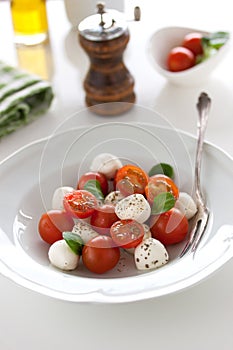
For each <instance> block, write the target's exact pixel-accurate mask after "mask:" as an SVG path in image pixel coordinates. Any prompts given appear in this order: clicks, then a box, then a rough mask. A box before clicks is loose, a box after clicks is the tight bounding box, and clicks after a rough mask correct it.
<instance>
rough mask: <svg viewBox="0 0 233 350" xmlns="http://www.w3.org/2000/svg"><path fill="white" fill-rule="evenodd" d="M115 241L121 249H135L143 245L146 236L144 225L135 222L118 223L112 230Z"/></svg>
mask: <svg viewBox="0 0 233 350" xmlns="http://www.w3.org/2000/svg"><path fill="white" fill-rule="evenodd" d="M110 234H111V237H112V239H113V241H114V242H115V243H116V244H117V245H118V246H119V247H121V248H125V249H128V248H134V247H136V246H137V245H138V244H139V243H141V241H142V239H143V236H144V228H143V226H142V224H140V223H139V222H137V221H135V220H131V219H127V220H119V221H116V222H115V223H114V224H113V225H112V226H111V229H110Z"/></svg>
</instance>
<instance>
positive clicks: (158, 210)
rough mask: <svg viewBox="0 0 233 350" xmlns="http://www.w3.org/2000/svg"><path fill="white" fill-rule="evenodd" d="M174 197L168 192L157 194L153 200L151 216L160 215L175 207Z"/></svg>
mask: <svg viewBox="0 0 233 350" xmlns="http://www.w3.org/2000/svg"><path fill="white" fill-rule="evenodd" d="M175 202H176V200H175V197H174V196H173V194H171V193H170V192H162V193H159V194H158V195H157V196H156V197H155V198H154V202H153V206H152V210H151V214H152V215H157V214H162V213H165V212H166V211H168V210H170V209H171V208H173V207H174V205H175Z"/></svg>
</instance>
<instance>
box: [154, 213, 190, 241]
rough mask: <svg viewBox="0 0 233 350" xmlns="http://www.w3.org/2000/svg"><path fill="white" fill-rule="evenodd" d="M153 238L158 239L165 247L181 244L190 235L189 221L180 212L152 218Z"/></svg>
mask: <svg viewBox="0 0 233 350" xmlns="http://www.w3.org/2000/svg"><path fill="white" fill-rule="evenodd" d="M150 228H151V229H150V230H151V233H152V237H153V238H155V239H158V240H159V241H160V242H161V243H163V244H164V245H170V244H175V243H179V242H181V241H182V240H183V239H184V238H185V237H186V235H187V233H188V228H189V225H188V220H187V219H186V217H185V216H184V214H182V213H181V211H180V210H178V209H176V208H172V209H171V210H169V211H167V212H165V213H163V214H160V215H159V216H152V217H151V220H150Z"/></svg>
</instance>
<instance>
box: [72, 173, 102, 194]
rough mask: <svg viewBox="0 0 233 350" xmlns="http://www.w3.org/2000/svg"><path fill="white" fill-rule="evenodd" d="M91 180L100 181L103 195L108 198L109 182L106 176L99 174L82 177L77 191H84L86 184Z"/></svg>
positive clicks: (86, 174) (87, 174) (88, 174)
mask: <svg viewBox="0 0 233 350" xmlns="http://www.w3.org/2000/svg"><path fill="white" fill-rule="evenodd" d="M89 180H96V181H99V184H100V187H101V190H102V192H103V195H104V196H106V195H107V194H108V180H107V178H106V176H105V175H104V174H101V173H98V172H88V173H85V174H84V175H82V176H81V177H80V179H79V181H78V185H77V189H78V190H83V189H84V186H85V183H87V181H89Z"/></svg>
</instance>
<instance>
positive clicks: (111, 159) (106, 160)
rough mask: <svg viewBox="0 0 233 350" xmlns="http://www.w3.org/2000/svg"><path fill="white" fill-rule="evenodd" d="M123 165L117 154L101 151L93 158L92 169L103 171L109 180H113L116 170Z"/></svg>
mask: <svg viewBox="0 0 233 350" xmlns="http://www.w3.org/2000/svg"><path fill="white" fill-rule="evenodd" d="M122 166H123V164H122V163H121V161H120V159H119V158H117V157H116V156H114V155H112V154H110V153H101V154H99V155H98V156H96V157H95V158H94V159H93V161H92V163H91V166H90V170H91V171H97V172H99V173H102V174H104V175H105V176H106V178H107V179H108V180H112V179H113V178H114V176H115V173H116V171H117V170H118V169H120V168H122Z"/></svg>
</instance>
